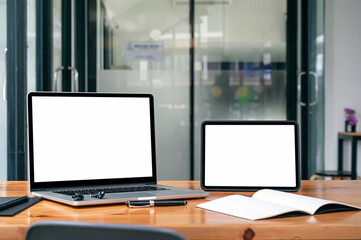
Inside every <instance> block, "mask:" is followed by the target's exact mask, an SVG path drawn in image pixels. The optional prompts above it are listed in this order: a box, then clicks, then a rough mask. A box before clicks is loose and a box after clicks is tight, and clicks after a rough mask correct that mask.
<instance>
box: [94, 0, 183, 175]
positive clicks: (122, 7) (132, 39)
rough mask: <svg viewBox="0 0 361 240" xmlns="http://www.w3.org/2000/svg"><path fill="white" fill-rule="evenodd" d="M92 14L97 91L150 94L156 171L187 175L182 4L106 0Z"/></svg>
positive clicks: (159, 173) (159, 0) (163, 0)
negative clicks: (96, 44)
mask: <svg viewBox="0 0 361 240" xmlns="http://www.w3.org/2000/svg"><path fill="white" fill-rule="evenodd" d="M97 15H98V20H97V22H98V24H99V28H98V33H97V39H98V44H99V46H98V52H97V56H99V57H98V59H97V64H98V70H97V91H99V92H145V93H152V94H153V95H154V98H155V121H156V132H157V134H156V146H157V168H158V176H159V178H160V179H174V180H176V179H189V177H190V176H189V7H188V5H181V6H175V5H173V4H172V1H169V0H152V1H149V0H127V1H125V0H123V1H118V0H107V1H98V14H97ZM135 111H136V109H135Z"/></svg>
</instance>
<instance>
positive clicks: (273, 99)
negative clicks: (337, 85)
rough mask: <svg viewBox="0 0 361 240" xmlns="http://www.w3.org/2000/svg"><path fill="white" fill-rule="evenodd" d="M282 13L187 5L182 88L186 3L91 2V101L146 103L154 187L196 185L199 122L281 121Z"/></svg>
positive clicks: (240, 4) (243, 5)
mask: <svg viewBox="0 0 361 240" xmlns="http://www.w3.org/2000/svg"><path fill="white" fill-rule="evenodd" d="M286 7H287V1H286V0H273V1H259V0H258V1H255V0H234V1H231V0H229V1H227V0H226V1H217V0H213V1H201V0H196V1H194V9H193V10H194V11H193V14H194V56H193V57H194V63H193V64H194V65H193V66H194V75H193V78H194V79H190V76H191V74H190V64H192V63H191V62H190V50H189V49H190V42H191V41H190V27H189V26H190V7H189V1H182V0H173V1H169V0H153V1H147V0H137V1H134V0H129V1H116V0H107V1H100V0H99V1H98V6H97V9H98V12H97V24H98V28H97V29H98V30H97V43H98V48H97V49H98V50H97V56H98V57H97V66H98V67H97V68H98V70H97V81H96V88H97V91H99V92H113V91H116V92H150V93H153V94H154V96H155V105H156V106H155V116H156V131H157V139H156V145H157V162H158V170H159V172H158V173H159V174H158V175H159V177H160V179H190V178H193V177H194V178H195V179H198V178H199V172H200V171H199V165H200V156H199V155H200V152H199V149H200V131H199V125H200V123H201V122H202V121H203V120H205V119H222V120H227V119H286V99H287V98H286V94H287V93H286V70H285V64H286V63H285V62H286V11H287V10H286ZM191 14H192V12H191ZM190 84H194V86H193V87H194V95H191V94H190V87H191V85H190ZM190 98H193V102H194V106H190V101H191V99H190ZM135 111H136V109H135ZM191 111H194V113H193V116H194V119H190V116H192V115H191ZM192 124H193V126H191V125H192ZM190 127H194V132H193V134H194V142H195V144H194V149H193V154H194V161H193V163H192V161H189V158H190V155H191V154H192V153H190V151H191V149H190V148H192V146H190V144H189V142H190V139H191V138H190V134H192V131H189V129H190ZM191 157H192V156H191ZM190 164H194V166H193V167H194V171H193V172H194V176H190V171H189V169H190V168H191V166H190Z"/></svg>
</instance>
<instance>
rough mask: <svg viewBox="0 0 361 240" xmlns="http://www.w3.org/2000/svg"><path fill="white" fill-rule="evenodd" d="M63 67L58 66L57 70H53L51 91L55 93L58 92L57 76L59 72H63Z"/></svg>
mask: <svg viewBox="0 0 361 240" xmlns="http://www.w3.org/2000/svg"><path fill="white" fill-rule="evenodd" d="M63 70H64V67H63V66H60V67H58V68H57V69H55V71H54V80H53V91H54V92H56V90H58V75H59V71H63Z"/></svg>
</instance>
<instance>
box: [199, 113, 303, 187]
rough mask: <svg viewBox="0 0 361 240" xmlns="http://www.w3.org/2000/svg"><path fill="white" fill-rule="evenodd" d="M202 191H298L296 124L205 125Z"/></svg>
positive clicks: (222, 122)
mask: <svg viewBox="0 0 361 240" xmlns="http://www.w3.org/2000/svg"><path fill="white" fill-rule="evenodd" d="M201 132H202V149H201V151H202V157H201V162H202V169H201V173H202V174H201V187H202V189H203V190H206V191H216V190H218V191H257V190H260V189H264V188H267V189H275V190H281V191H297V190H298V189H299V188H300V186H301V181H300V166H299V149H298V124H297V122H295V121H266V120H262V121H244V120H243V121H242V120H238V121H209V120H208V121H204V122H203V123H202V126H201Z"/></svg>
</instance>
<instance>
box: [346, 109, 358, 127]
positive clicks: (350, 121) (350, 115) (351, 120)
mask: <svg viewBox="0 0 361 240" xmlns="http://www.w3.org/2000/svg"><path fill="white" fill-rule="evenodd" d="M344 110H345V114H346V120H345V132H356V125H357V119H356V116H355V113H356V111H355V110H354V109H351V108H345V109H344ZM349 126H350V128H351V130H349Z"/></svg>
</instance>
